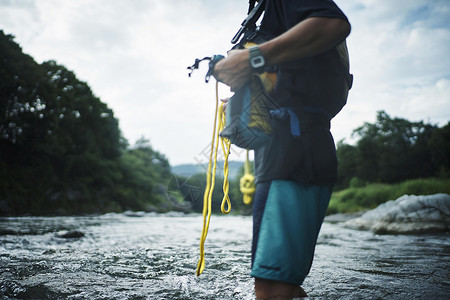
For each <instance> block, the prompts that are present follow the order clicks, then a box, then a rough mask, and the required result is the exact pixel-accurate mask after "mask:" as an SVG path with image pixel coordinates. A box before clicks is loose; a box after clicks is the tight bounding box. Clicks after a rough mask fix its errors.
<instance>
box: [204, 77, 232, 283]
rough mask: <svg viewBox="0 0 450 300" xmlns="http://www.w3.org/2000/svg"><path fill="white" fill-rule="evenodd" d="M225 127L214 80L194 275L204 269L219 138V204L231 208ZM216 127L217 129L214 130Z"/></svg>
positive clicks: (228, 146) (226, 209) (225, 212)
mask: <svg viewBox="0 0 450 300" xmlns="http://www.w3.org/2000/svg"><path fill="white" fill-rule="evenodd" d="M224 127H225V109H224V107H223V103H222V104H221V105H220V106H219V82H218V81H216V109H215V113H214V126H213V136H212V142H211V152H210V155H209V163H208V171H207V174H206V188H205V193H204V194H203V228H202V235H201V237H200V258H199V260H198V264H197V271H196V275H197V276H200V274H202V272H203V270H204V269H205V240H206V236H207V235H208V229H209V223H210V220H211V212H212V195H213V190H214V185H215V178H216V167H217V153H218V148H219V147H218V146H219V139H220V140H221V146H222V150H223V153H224V155H225V158H224V165H223V171H224V179H223V193H224V196H223V199H222V204H221V206H220V208H221V210H222V213H224V214H227V213H229V212H230V210H231V202H230V197H229V196H228V192H229V190H230V184H229V181H228V170H229V168H228V156H229V155H230V147H231V142H230V141H229V140H227V139H225V138H222V137H220V136H219V133H220V132H221V131H222V129H223V128H224ZM216 129H217V130H216Z"/></svg>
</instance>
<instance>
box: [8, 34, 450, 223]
mask: <svg viewBox="0 0 450 300" xmlns="http://www.w3.org/2000/svg"><path fill="white" fill-rule="evenodd" d="M353 136H354V138H355V140H356V143H354V144H347V143H345V141H339V142H338V143H337V154H338V160H339V169H338V176H339V181H338V183H337V184H336V186H335V190H336V191H340V190H344V189H346V188H349V187H355V186H365V185H367V184H369V183H386V184H395V183H399V182H402V181H405V180H410V179H417V178H441V179H446V180H447V179H448V178H449V176H450V123H449V124H447V125H445V126H443V127H438V126H437V125H433V124H427V123H424V122H410V121H408V120H405V119H400V118H392V117H391V116H389V115H388V114H387V113H386V112H384V111H380V112H378V114H377V119H376V122H375V123H374V124H370V123H365V124H363V125H362V126H361V127H359V128H357V129H355V130H354V132H353ZM170 167H171V166H170V163H169V161H168V159H167V158H166V157H165V156H164V154H163V153H160V152H158V151H155V150H154V149H153V148H152V146H151V144H150V141H149V140H148V139H146V138H144V137H143V138H141V139H140V140H138V141H137V142H136V143H135V144H134V145H129V143H128V141H127V140H126V139H125V138H124V136H123V134H122V132H121V130H120V127H119V122H118V120H117V119H116V118H115V117H114V112H113V111H112V110H111V109H110V108H108V106H107V105H106V104H105V103H103V102H102V101H101V99H99V98H98V97H96V96H95V95H94V94H93V93H92V91H91V89H90V87H89V85H88V84H87V83H86V82H82V81H80V80H78V79H77V77H76V75H75V74H74V73H73V72H72V71H70V70H69V69H67V68H66V67H65V66H63V65H60V64H58V63H57V62H55V61H46V62H43V63H41V64H38V63H37V62H36V61H35V60H34V59H33V58H32V57H31V56H29V55H27V54H25V53H23V51H22V49H21V47H20V45H18V44H17V43H16V42H15V41H14V37H13V36H12V35H6V34H5V33H4V32H3V31H1V30H0V215H68V214H97V213H106V212H123V211H126V210H132V211H157V212H166V211H171V210H178V211H184V212H191V211H194V212H200V211H201V209H202V205H203V187H204V186H205V174H197V175H194V176H191V177H189V178H184V177H180V176H177V175H174V174H172V173H171V168H170ZM242 173H243V168H242V169H241V174H242ZM238 180H239V178H233V180H232V181H231V190H230V198H231V200H232V205H233V207H234V211H236V212H240V213H249V211H250V207H244V205H243V204H242V195H241V194H240V192H239V184H238ZM216 181H217V183H216V192H215V194H214V199H213V202H214V204H213V208H214V210H215V211H216V212H218V211H220V202H221V200H222V194H221V191H220V189H221V186H222V182H223V178H222V177H220V176H218V177H217V179H216ZM386 200H388V199H386Z"/></svg>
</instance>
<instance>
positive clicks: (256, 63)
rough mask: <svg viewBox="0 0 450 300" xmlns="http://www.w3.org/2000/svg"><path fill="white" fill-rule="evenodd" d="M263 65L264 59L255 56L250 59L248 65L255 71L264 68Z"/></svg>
mask: <svg viewBox="0 0 450 300" xmlns="http://www.w3.org/2000/svg"><path fill="white" fill-rule="evenodd" d="M264 63H265V62H264V57H262V56H255V57H252V58H251V59H250V65H251V66H252V67H253V68H255V69H256V68H261V67H264Z"/></svg>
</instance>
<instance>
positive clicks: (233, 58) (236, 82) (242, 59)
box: [214, 49, 252, 92]
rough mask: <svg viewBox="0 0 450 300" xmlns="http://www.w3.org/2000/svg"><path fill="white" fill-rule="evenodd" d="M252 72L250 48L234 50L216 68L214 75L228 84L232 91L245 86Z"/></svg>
mask: <svg viewBox="0 0 450 300" xmlns="http://www.w3.org/2000/svg"><path fill="white" fill-rule="evenodd" d="M251 74H252V68H251V67H250V63H249V50H248V49H242V50H232V51H230V52H228V56H227V57H226V58H224V59H222V60H220V61H219V62H218V63H217V64H216V66H215V68H214V77H215V78H216V79H217V80H218V81H220V82H223V83H224V84H226V85H228V86H229V87H230V89H231V91H232V92H234V91H237V90H238V89H240V88H241V87H242V86H244V85H245V84H246V83H247V82H248V81H249V80H250V76H251Z"/></svg>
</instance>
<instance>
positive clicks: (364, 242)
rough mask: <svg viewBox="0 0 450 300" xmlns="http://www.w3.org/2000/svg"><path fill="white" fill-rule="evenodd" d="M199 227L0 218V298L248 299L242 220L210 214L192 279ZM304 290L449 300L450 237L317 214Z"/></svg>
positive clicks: (109, 218)
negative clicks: (200, 266) (200, 267)
mask: <svg viewBox="0 0 450 300" xmlns="http://www.w3.org/2000/svg"><path fill="white" fill-rule="evenodd" d="M201 226H202V217H201V215H198V214H187V215H183V214H178V213H169V214H155V213H124V214H106V215H101V216H85V217H20V218H0V233H1V235H0V297H1V299H253V297H254V294H253V281H252V279H251V278H250V277H249V275H248V273H249V267H250V251H249V250H250V244H251V243H250V240H251V217H247V216H216V215H214V216H213V217H212V219H211V226H210V231H209V235H208V239H207V240H206V268H205V271H204V272H203V274H202V275H201V276H200V277H196V276H195V274H194V273H195V267H196V263H197V259H198V242H199V237H200V233H201ZM68 232H69V233H73V234H77V233H78V234H79V235H82V236H80V237H73V238H67V237H64V236H65V234H66V233H68ZM80 233H81V234H80ZM304 289H305V290H306V292H307V293H308V294H309V296H310V297H311V298H313V299H449V298H450V239H449V235H448V234H435V235H407V236H406V235H376V234H374V233H372V232H368V231H356V230H352V229H347V228H345V227H343V226H342V223H339V222H337V223H336V222H329V221H326V222H325V223H324V225H323V227H322V231H321V234H320V236H319V239H318V245H317V248H316V254H315V261H314V264H313V268H312V270H311V273H310V275H309V276H308V277H307V279H306V280H305V282H304Z"/></svg>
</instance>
